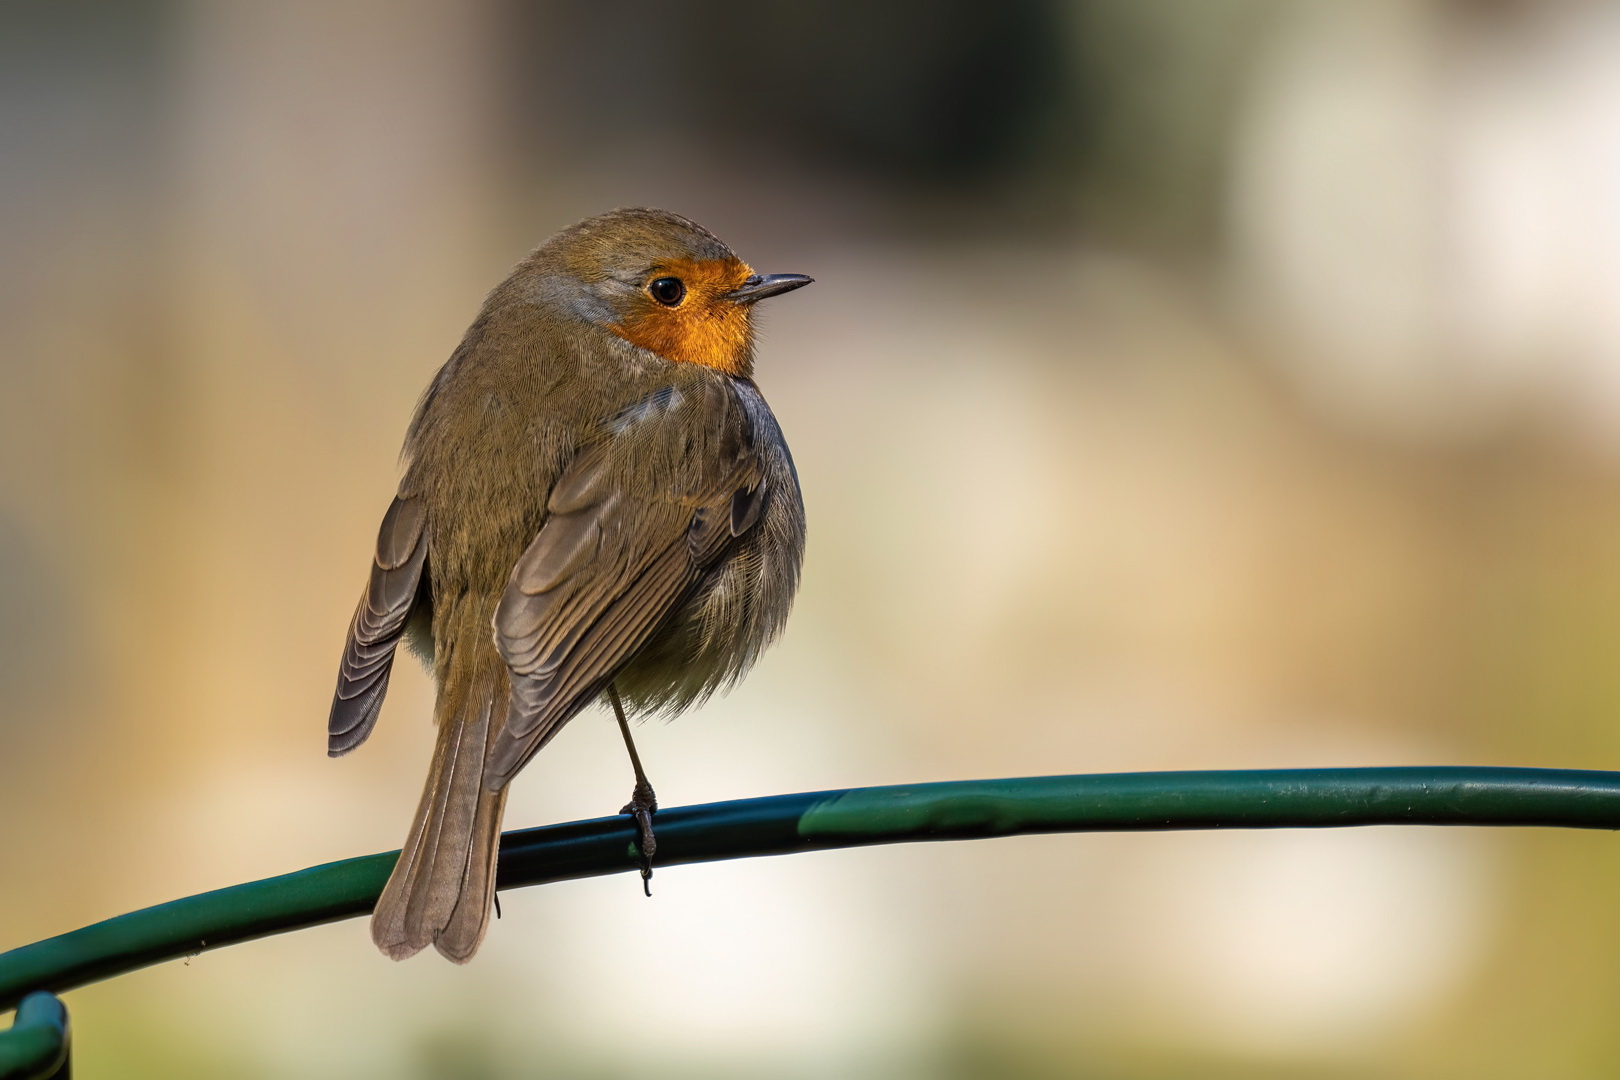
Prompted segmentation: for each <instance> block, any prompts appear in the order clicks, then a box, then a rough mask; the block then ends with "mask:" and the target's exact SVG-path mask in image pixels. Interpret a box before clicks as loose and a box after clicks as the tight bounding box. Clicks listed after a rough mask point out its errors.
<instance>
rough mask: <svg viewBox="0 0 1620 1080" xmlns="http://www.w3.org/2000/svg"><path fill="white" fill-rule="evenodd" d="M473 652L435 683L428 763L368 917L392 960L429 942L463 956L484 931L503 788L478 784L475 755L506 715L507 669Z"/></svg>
mask: <svg viewBox="0 0 1620 1080" xmlns="http://www.w3.org/2000/svg"><path fill="white" fill-rule="evenodd" d="M486 654H487V655H486ZM474 655H476V656H477V657H478V659H477V660H476V661H474V662H473V663H472V664H469V665H467V666H468V667H471V668H472V671H471V673H470V676H468V677H465V678H460V679H458V678H455V677H454V676H453V675H452V676H451V677H449V678H446V679H445V680H444V681H443V682H441V683H440V689H439V701H438V706H437V708H436V710H435V711H436V713H437V716H436V717H435V719H436V721H437V723H438V727H439V735H438V745H437V746H436V747H435V748H434V751H433V767H432V769H431V770H430V771H429V773H428V779H427V785H426V786H425V787H424V788H423V790H422V801H421V803H420V804H419V805H418V806H417V808H416V820H415V821H414V822H413V823H412V824H411V834H410V837H409V839H407V840H406V841H405V847H404V849H403V850H401V851H400V853H399V862H398V863H396V864H395V865H394V872H393V875H392V876H390V877H389V879H388V884H387V885H386V886H385V887H384V888H383V892H382V896H381V897H380V898H379V899H378V900H377V907H376V910H375V911H374V912H373V913H372V916H371V940H372V941H374V942H376V944H377V948H379V949H381V950H382V951H383V953H384V954H385V955H387V956H389V957H391V958H392V959H394V960H403V959H405V958H406V957H407V956H414V955H416V954H417V953H418V952H421V951H422V950H423V949H424V948H426V947H427V946H428V945H429V944H431V945H433V947H434V948H436V949H438V950H439V952H440V953H441V954H442V955H443V956H445V957H447V958H448V959H450V960H453V961H455V962H456V963H458V964H465V963H466V962H467V961H468V960H471V959H472V955H473V953H474V952H476V951H478V945H479V943H480V942H481V941H483V940H484V933H485V931H487V930H488V929H489V915H490V907H491V904H492V902H493V900H494V897H495V855H496V852H497V849H498V848H499V846H500V840H501V813H502V811H503V810H504V809H505V807H506V792H507V788H505V787H502V789H501V790H500V791H488V790H486V789H485V788H484V760H485V758H486V756H487V755H488V752H489V747H490V745H491V744H492V743H493V742H494V740H495V736H496V735H497V734H498V733H499V731H500V728H501V725H502V724H503V723H504V722H505V719H506V699H507V672H506V665H505V663H503V662H502V661H501V659H500V657H499V656H498V655H496V653H495V652H494V650H493V649H490V648H488V646H485V647H484V648H483V649H481V650H478V651H477V652H476V653H474Z"/></svg>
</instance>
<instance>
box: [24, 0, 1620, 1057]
mask: <svg viewBox="0 0 1620 1080" xmlns="http://www.w3.org/2000/svg"><path fill="white" fill-rule="evenodd" d="M0 147H3V148H4V149H3V151H0V702H3V703H4V705H3V707H0V812H3V813H4V816H5V821H6V826H7V827H6V830H5V841H4V845H5V846H4V857H5V864H6V872H5V875H4V879H3V881H0V947H10V946H14V945H18V944H22V943H24V942H27V941H30V940H33V939H35V938H38V937H42V936H45V935H48V934H54V933H58V932H61V931H64V930H67V929H71V928H73V927H75V926H78V925H80V924H83V923H85V922H88V921H91V920H95V919H100V918H104V917H107V916H110V915H114V914H117V913H120V912H123V911H126V910H129V909H131V908H135V907H138V906H142V905H146V904H151V903H156V902H160V901H164V900H168V899H172V898H174V897H177V896H181V895H184V894H187V893H191V892H194V891H197V890H201V889H207V888H213V887H218V886H223V885H228V884H232V883H235V882H238V881H242V880H246V879H249V878H253V877H259V876H264V875H269V874H275V873H281V872H284V871H288V870H293V869H297V868H300V867H303V866H307V865H310V864H313V863H317V862H321V861H326V860H330V859H336V858H342V857H346V856H350V855H356V854H361V853H365V852H371V851H377V850H383V849H386V848H390V847H394V846H397V844H398V843H399V842H400V840H401V838H402V836H403V833H404V829H405V826H406V824H407V822H408V819H409V816H410V812H411V810H412V808H413V807H414V805H415V801H416V798H417V793H418V791H419V789H420V784H421V779H422V776H423V774H424V771H425V767H426V765H425V763H426V760H427V755H428V747H429V744H430V740H431V734H432V733H431V728H430V724H429V722H428V718H429V712H430V701H431V687H430V686H429V684H428V682H427V680H426V678H425V677H424V676H423V675H422V673H421V672H420V670H419V669H417V667H416V666H415V665H414V664H402V665H401V667H400V668H399V669H398V671H397V673H396V676H395V680H394V686H393V689H392V692H391V694H390V697H389V699H388V705H387V707H386V709H385V710H384V716H383V721H382V723H381V725H380V726H379V728H378V731H377V734H376V736H375V737H374V738H373V739H372V740H371V742H370V743H368V744H367V745H366V746H365V747H364V749H363V750H362V751H361V752H359V753H356V754H355V755H353V756H351V757H348V758H345V759H343V760H341V761H336V762H334V761H329V760H327V758H326V756H325V753H324V720H325V715H326V709H327V706H328V702H329V699H330V694H331V689H332V685H333V680H334V678H335V671H336V661H337V655H338V651H339V648H340V646H341V643H342V640H343V634H344V631H345V628H346V624H347V621H348V618H349V615H350V613H351V611H352V606H353V604H354V601H355V598H356V596H357V595H358V593H359V589H360V587H361V584H362V582H363V579H364V574H365V571H366V566H367V560H368V557H369V552H370V549H371V545H372V542H373V537H374V536H375V529H376V526H377V522H378V520H379V518H380V515H381V514H382V511H383V510H384V509H385V508H386V507H387V505H388V501H389V499H390V497H391V495H392V492H393V487H394V484H395V481H396V477H397V474H396V454H397V451H398V447H399V443H400V440H401V437H402V435H403V432H404V429H405V425H406V422H407V420H408V418H409V415H410V411H411V408H412V406H413V404H414V402H415V400H416V398H417V395H418V394H419V393H420V391H421V390H422V388H423V387H424V386H425V385H426V383H427V381H428V379H429V378H430V376H431V375H432V373H433V371H434V370H435V369H436V368H437V366H438V365H439V364H440V363H441V362H442V361H443V360H444V359H445V357H446V356H448V354H449V352H450V350H451V349H452V348H453V347H454V345H455V343H456V341H457V340H458V338H459V336H460V334H461V332H462V330H463V329H464V328H465V326H466V325H467V323H468V322H469V321H470V319H471V318H472V316H473V314H474V312H475V311H476V310H477V307H478V305H479V303H480V300H481V298H482V295H483V293H484V292H485V291H486V290H487V289H488V288H490V287H491V286H492V285H494V284H495V283H496V282H497V281H498V280H500V278H501V277H502V276H503V275H504V274H505V273H506V271H507V269H508V268H509V267H510V266H511V265H512V264H513V263H514V262H515V261H516V260H518V259H519V258H520V257H521V256H522V255H523V254H524V253H525V252H526V251H527V250H528V249H530V248H531V247H533V246H534V245H535V244H537V243H539V242H540V241H541V240H543V239H544V238H546V237H547V236H549V235H550V234H551V233H553V232H555V231H556V230H558V229H560V228H562V227H564V226H566V225H568V224H570V223H572V222H573V221H575V220H577V219H578V218H581V217H583V216H586V215H589V214H592V213H596V212H599V211H602V210H605V209H608V208H611V207H614V206H620V205H627V204H651V205H657V206H663V207H667V208H670V209H673V210H677V211H679V212H682V213H685V214H688V215H690V216H692V217H694V218H696V219H697V220H699V221H702V222H704V223H705V224H707V225H709V226H710V227H712V228H713V229H714V230H715V231H717V232H718V233H719V234H720V235H721V236H723V237H725V238H726V239H727V240H728V241H729V242H730V243H731V244H732V245H733V246H734V247H736V249H737V250H738V251H739V252H741V253H742V254H743V256H744V257H745V258H746V259H748V260H749V261H750V262H751V263H753V265H755V266H756V267H759V268H760V269H762V270H765V271H787V272H802V273H809V274H812V275H814V276H815V277H816V278H817V284H816V285H815V287H814V288H812V289H809V290H806V291H804V292H802V293H796V294H794V295H793V296H792V297H791V298H788V299H785V300H781V301H777V302H774V303H773V304H772V305H771V306H770V309H769V311H768V312H767V313H766V315H765V322H766V326H765V337H764V341H763V347H762V350H761V360H760V365H759V381H760V383H761V384H762V386H763V388H764V390H765V392H766V394H767V395H768V396H769V398H770V400H771V401H772V403H773V404H774V406H775V408H776V411H777V414H778V416H779V417H780V418H781V420H782V423H783V426H784V428H785V430H786V431H787V434H788V437H789V439H790V441H791V443H792V446H793V448H794V451H795V455H796V457H797V460H798V465H799V469H800V473H801V477H802V480H803V484H804V490H805V497H806V502H807V504H808V510H809V515H810V522H811V540H810V549H809V557H808V562H807V566H806V572H805V579H804V588H803V592H802V594H801V599H800V601H799V604H798V608H797V612H796V615H795V618H794V620H793V622H792V624H791V626H790V629H789V631H788V633H787V635H786V638H785V640H784V641H783V642H782V643H781V645H780V646H779V647H778V648H776V649H775V650H774V651H773V652H772V653H770V654H769V655H768V656H767V658H766V659H765V660H764V662H763V663H762V664H761V665H760V667H759V668H758V669H757V671H756V672H755V674H754V675H753V677H752V678H751V679H750V680H749V681H748V682H747V683H746V684H745V685H744V686H742V687H741V688H740V689H738V690H737V691H736V692H734V693H733V694H732V695H731V696H730V697H728V698H726V699H724V700H720V701H716V702H714V703H713V704H712V705H710V706H709V707H707V708H705V709H703V710H701V711H699V712H696V713H694V714H691V715H689V716H687V717H684V718H682V719H681V720H680V721H679V722H677V723H675V724H673V725H663V724H655V725H649V726H648V727H647V728H645V729H643V734H642V736H641V739H642V740H643V741H642V754H643V756H644V757H645V759H646V760H647V761H648V765H649V770H650V772H651V775H652V777H653V779H654V781H655V782H656V784H657V786H658V791H659V794H660V796H661V797H662V798H663V800H664V802H665V803H666V804H667V805H678V804H682V803H689V802H697V801H705V800H713V799H724V798H736V797H744V796H752V795H762V794H771V793H777V792H785V791H794V790H803V789H814V788H827V787H844V786H851V785H857V784H869V783H898V782H905V781H920V780H942V779H952V778H966V777H982V776H1005V775H1023V774H1049V773H1059V772H1082V771H1094V770H1135V769H1173V768H1214V767H1261V766H1325V765H1384V764H1475V763H1480V764H1501V765H1544V766H1572V767H1585V768H1604V769H1612V768H1620V662H1617V660H1620V4H1616V3H1600V2H1583V0H1541V2H1514V0H1291V2H1272V0H1147V2H1144V0H1088V2H1076V3H1067V4H1065V3H1057V2H1042V0H1003V2H1000V3H996V4H985V3H978V2H973V0H933V2H929V3H920V2H890V3H885V4H879V5H874V4H868V3H858V2H855V0H837V2H831V0H823V2H820V3H816V4H789V3H782V2H776V0H756V2H753V3H721V2H715V0H691V2H687V3H683V4H668V3H664V4H656V3H626V2H617V0H615V2H593V3H587V2H578V3H558V4H526V3H518V2H515V0H391V2H384V0H343V2H339V3H333V2H329V0H321V2H316V0H289V2H279V3H274V4H254V3H247V2H235V0H232V2H224V0H219V2H215V0H210V2H207V3H202V2H196V3H179V2H175V3H158V2H152V0H139V2H134V0H118V2H113V0H106V2H103V3H96V2H91V0H54V2H46V0H8V2H5V3H3V4H0ZM629 786H630V776H629V772H628V769H627V766H626V764H625V762H624V760H623V752H622V749H621V747H620V745H619V742H618V736H617V733H616V731H615V730H614V727H613V725H612V722H611V720H610V719H609V718H608V717H607V716H606V715H605V714H602V713H600V712H591V713H587V714H585V715H584V716H582V717H581V718H580V719H579V720H577V721H576V722H575V723H574V724H573V725H572V726H571V727H570V728H569V729H568V730H567V731H566V732H565V733H564V734H563V735H562V737H560V738H559V739H558V740H557V741H556V742H555V743H553V744H552V746H551V748H550V749H548V750H547V751H546V753H545V754H544V755H542V756H541V757H540V758H538V759H537V760H536V761H535V762H534V764H533V765H532V766H531V767H530V768H529V769H528V770H527V771H526V772H525V774H524V775H523V777H522V778H521V780H520V781H519V782H518V784H517V786H516V791H515V794H514V796H513V798H512V801H511V804H510V809H509V812H508V819H507V821H508V825H509V826H510V827H521V826H527V825H534V824H540V823H544V822H550V821H557V820H565V819H570V818H576V817H589V816H598V815H601V814H603V813H607V812H611V811H612V810H613V809H615V808H616V807H618V806H619V805H620V804H621V803H622V802H623V800H624V798H625V796H626V792H627V791H628V788H629ZM655 885H656V889H655V895H654V898H653V900H652V901H650V902H649V901H647V900H644V899H643V898H642V897H641V896H640V890H639V882H636V881H635V880H634V879H633V878H631V877H617V878H612V879H607V880H598V881H582V882H572V883H566V884H559V885H555V886H547V887H544V888H535V889H528V890H522V891H518V892H512V893H508V894H506V898H505V902H504V910H505V917H504V919H502V921H500V922H499V923H498V924H496V926H495V928H494V930H493V932H492V934H491V936H490V939H489V941H488V942H487V944H486V945H485V947H484V950H483V952H482V953H481V954H480V955H479V957H478V958H477V961H476V962H475V963H473V964H472V965H471V966H470V967H467V968H453V967H451V966H450V965H448V964H445V963H442V962H440V961H439V960H437V959H436V958H434V957H422V958H419V959H417V960H415V961H412V962H410V963H406V964H403V965H394V964H390V963H388V962H387V961H385V960H383V959H382V958H380V957H379V956H378V955H377V953H376V952H375V951H374V950H373V948H372V947H371V945H370V942H369V940H368V938H367V936H366V929H365V924H364V923H363V922H361V921H351V922H346V923H342V924H337V925H333V926H328V927H323V928H320V929H316V930H312V931H307V932H304V933H299V934H294V935H289V936H285V937H278V938H273V939H270V940H266V941H261V942H256V943H252V944H248V945H244V946H240V947H236V948H232V949H229V950H225V951H223V952H219V953H211V954H206V955H203V956H199V957H196V958H194V959H193V960H191V961H189V962H187V963H174V964H169V965H165V966H163V967H160V968H155V969H151V970H147V971H143V972H140V973H137V974H134V975H130V976H126V977H124V978H121V979H117V980H115V981H112V982H108V983H103V984H100V985H97V986H94V987H90V988H86V989H84V990H80V991H76V992H74V993H73V994H71V995H69V997H68V1001H69V1004H70V1007H71V1008H72V1010H73V1013H74V1020H75V1024H76V1029H77V1033H78V1039H77V1043H78V1054H79V1059H80V1071H81V1073H82V1075H83V1076H85V1077H87V1078H91V1077H100V1076H107V1077H219V1076H231V1077H247V1078H256V1077H264V1078H272V1077H314V1078H321V1077H339V1076H342V1077H406V1078H424V1080H426V1078H494V1077H508V1076H511V1077H516V1076H539V1077H557V1078H576V1077H577V1078H591V1080H613V1078H617V1077H629V1076H642V1075H652V1076H670V1077H700V1076H701V1077H739V1078H741V1077H750V1078H755V1077H763V1078H770V1077H784V1078H807V1080H808V1078H821V1077H828V1078H832V1077H854V1078H866V1077H903V1078H906V1077H909V1078H917V1080H936V1078H938V1080H980V1078H984V1080H990V1078H1003V1077H1005V1078H1015V1080H1044V1078H1048V1077H1052V1078H1056V1077H1088V1078H1090V1077H1095V1078H1177V1077H1223V1076H1230V1077H1240V1076H1241V1077H1262V1078H1264V1077H1279V1078H1281V1077H1322V1078H1358V1077H1452V1076H1455V1077H1463V1076H1467V1077H1498V1076H1500V1077H1522V1076H1532V1075H1533V1076H1537V1077H1553V1078H1565V1077H1570V1078H1574V1077H1598V1076H1612V1075H1613V1074H1614V1072H1615V1069H1616V1063H1617V1061H1620V1026H1617V1025H1616V1024H1615V1023H1614V1016H1615V1015H1616V1012H1617V1011H1620V901H1617V898H1620V847H1617V846H1616V841H1615V839H1614V838H1613V837H1612V836H1609V835H1604V834H1596V833H1593V834H1582V833H1574V832H1555V831H1528V830H1527V831H1493V832H1473V831H1465V830H1451V831H1447V830H1425V829H1374V830H1361V831H1347V832H1324V833H1272V834H1264V833H1231V834H1221V835H1202V834H1180V835H1141V836H1066V837H1050V836H1049V837H1037V838H1022V839H1014V840H999V841H994V842H979V843H969V844H951V845H940V846H937V847H935V846H923V847H917V846H913V847H898V848H886V849H873V850H865V851H853V852H842V853H825V854H817V855H808V856H796V857H793V858H787V859H767V860H756V861H751V862H745V863H734V864H721V865H711V866H695V867H685V868H676V869H667V870H661V871H659V873H658V875H657V878H656V879H655Z"/></svg>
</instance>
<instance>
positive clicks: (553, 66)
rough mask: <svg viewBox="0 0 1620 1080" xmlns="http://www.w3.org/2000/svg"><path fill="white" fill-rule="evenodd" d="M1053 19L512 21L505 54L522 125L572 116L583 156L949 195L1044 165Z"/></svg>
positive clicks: (1032, 2)
mask: <svg viewBox="0 0 1620 1080" xmlns="http://www.w3.org/2000/svg"><path fill="white" fill-rule="evenodd" d="M1064 12H1065V7H1064V5H1060V4H1057V3H1053V2H1050V0H1006V2H1004V3H996V4H984V3H977V2H974V0H935V2H931V3H924V2H920V0H905V2H897V3H885V4H866V3H859V2H857V0H831V2H823V3H813V4H784V3H756V4H740V3H735V2H727V0H695V2H692V3H687V4H681V5H676V6H672V5H669V4H660V3H650V2H647V0H616V2H612V3H566V4H546V5H530V4H522V5H517V6H515V7H514V8H513V9H512V12H511V25H512V27H513V35H512V38H511V40H512V42H513V43H514V47H515V56H514V59H515V61H516V63H517V65H518V67H519V69H520V70H521V72H522V73H523V74H522V77H521V79H520V83H526V89H525V90H523V91H520V94H521V96H522V97H523V98H524V99H526V101H527V102H528V104H529V111H528V114H527V120H528V121H529V122H530V123H534V122H535V121H540V122H541V123H542V124H548V123H549V122H551V121H554V120H555V119H557V118H558V116H557V113H556V112H555V109H556V103H557V102H559V101H567V102H568V103H569V108H568V110H567V115H566V129H567V132H568V134H570V135H572V136H574V138H575V139H576V140H578V141H580V142H584V143H589V142H598V141H604V140H605V141H608V142H611V141H615V140H624V139H627V138H635V137H637V136H642V135H646V134H649V133H656V134H659V135H663V136H666V137H667V136H670V135H677V136H687V137H697V138H700V139H703V140H704V141H705V142H709V143H713V142H720V143H728V144H733V145H735V146H737V147H738V148H740V149H744V150H747V149H756V150H757V149H768V150H771V151H774V152H777V153H783V154H785V156H788V157H789V158H793V157H812V158H818V159H829V160H831V161H833V162H836V163H838V164H840V165H842V166H843V167H845V168H847V169H851V170H853V171H855V172H856V173H858V174H861V175H863V176H864V177H865V178H867V179H870V180H873V181H876V182H880V183H898V184H904V185H907V186H910V185H914V184H917V183H925V184H929V185H934V186H944V187H949V186H952V185H960V184H963V183H970V182H977V181H983V180H986V179H989V178H994V177H997V176H1001V175H1005V174H1007V173H1011V172H1017V171H1018V170H1020V169H1024V168H1027V167H1029V166H1030V165H1031V164H1032V163H1035V162H1036V161H1038V160H1039V159H1040V158H1041V157H1042V156H1043V153H1044V152H1046V151H1048V150H1049V149H1050V148H1051V146H1052V142H1053V137H1054V135H1053V133H1054V130H1055V125H1054V124H1053V123H1052V121H1053V120H1054V119H1055V118H1056V116H1057V115H1058V114H1059V113H1060V112H1061V111H1062V110H1063V109H1064V108H1065V107H1066V105H1067V102H1068V100H1069V94H1068V92H1067V86H1068V82H1069V71H1068V55H1069V49H1068V48H1067V41H1066V39H1067V37H1068V30H1067V27H1066V22H1067V20H1066V17H1065V14H1064ZM542 102H544V103H546V105H547V109H546V112H545V113H544V114H543V115H542V114H541V113H540V109H541V104H540V103H542Z"/></svg>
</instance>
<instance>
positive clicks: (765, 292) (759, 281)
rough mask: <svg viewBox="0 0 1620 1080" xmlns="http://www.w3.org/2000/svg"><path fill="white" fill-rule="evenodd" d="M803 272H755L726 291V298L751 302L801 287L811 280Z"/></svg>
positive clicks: (735, 301) (743, 302) (742, 302)
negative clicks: (735, 286) (734, 287)
mask: <svg viewBox="0 0 1620 1080" xmlns="http://www.w3.org/2000/svg"><path fill="white" fill-rule="evenodd" d="M814 280H816V279H815V278H812V277H805V276H804V275H803V274H755V275H754V276H753V277H751V278H749V279H748V280H747V281H745V282H743V283H742V285H741V286H740V287H738V288H736V289H733V290H732V291H731V292H728V293H726V299H727V300H730V301H732V302H733V303H737V304H752V303H754V302H755V301H757V300H763V299H765V298H766V297H767V296H779V295H781V294H782V293H785V292H792V291H793V290H794V289H802V288H804V287H805V286H806V285H808V284H810V283H811V282H812V281H814Z"/></svg>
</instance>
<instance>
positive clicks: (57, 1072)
mask: <svg viewBox="0 0 1620 1080" xmlns="http://www.w3.org/2000/svg"><path fill="white" fill-rule="evenodd" d="M68 1046H69V1031H68V1014H67V1009H66V1008H64V1007H63V1005H62V1003H61V1002H60V1001H58V1000H57V999H56V996H55V995H53V994H46V993H43V992H39V993H33V994H29V995H28V996H27V997H25V998H23V999H22V1001H21V1002H20V1003H18V1005H17V1018H16V1020H15V1021H14V1022H13V1023H12V1025H11V1029H10V1030H9V1031H0V1080H46V1078H47V1077H49V1078H54V1080H67V1075H68V1074H67V1060H68Z"/></svg>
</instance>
